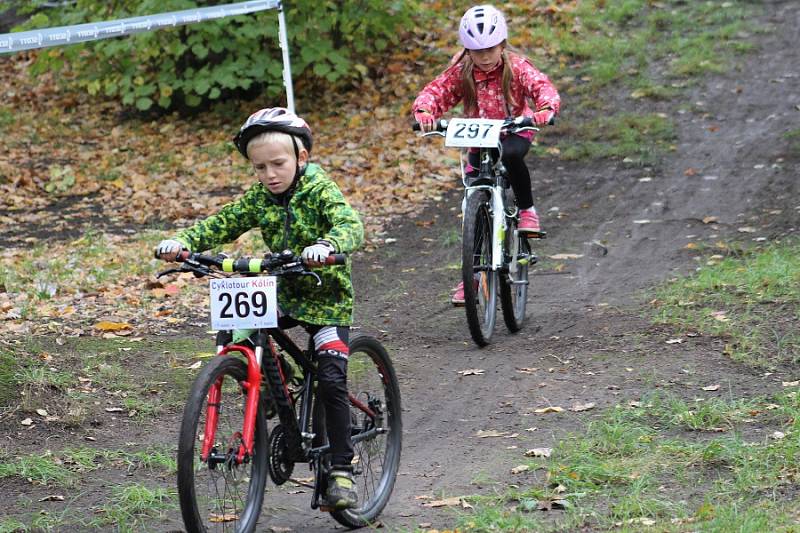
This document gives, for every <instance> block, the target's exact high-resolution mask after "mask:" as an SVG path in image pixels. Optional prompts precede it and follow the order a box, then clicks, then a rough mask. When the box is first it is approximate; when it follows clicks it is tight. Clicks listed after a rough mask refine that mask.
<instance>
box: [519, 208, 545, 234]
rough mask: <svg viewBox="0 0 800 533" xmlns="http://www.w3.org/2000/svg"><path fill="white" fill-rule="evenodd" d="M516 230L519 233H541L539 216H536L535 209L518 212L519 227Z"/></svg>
mask: <svg viewBox="0 0 800 533" xmlns="http://www.w3.org/2000/svg"><path fill="white" fill-rule="evenodd" d="M517 230H518V231H519V232H520V233H528V234H537V233H541V232H542V228H540V227H539V215H537V214H536V209H534V208H533V207H530V208H528V209H522V210H520V212H519V226H517Z"/></svg>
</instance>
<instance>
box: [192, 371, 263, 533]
mask: <svg viewBox="0 0 800 533" xmlns="http://www.w3.org/2000/svg"><path fill="white" fill-rule="evenodd" d="M246 379H247V367H246V365H245V363H244V362H243V361H242V360H241V359H237V358H236V357H232V356H220V357H216V358H214V359H212V360H211V361H209V362H208V364H206V366H205V367H204V368H203V370H202V371H201V372H200V374H198V376H197V378H196V379H195V381H194V384H193V385H192V388H191V391H190V393H189V399H188V400H187V402H186V407H185V408H184V411H183V421H182V422H181V432H180V440H179V442H178V497H179V500H180V506H181V513H182V515H183V522H184V524H185V525H186V529H187V530H188V531H189V532H195V531H199V532H205V531H235V532H250V531H253V530H254V529H255V527H256V523H257V522H258V517H259V514H260V513H261V504H262V502H263V501H264V486H265V483H266V481H267V453H266V450H267V431H266V426H267V425H266V420H265V419H264V416H263V411H262V408H261V406H260V405H259V409H258V413H257V415H256V427H255V438H254V447H253V456H252V457H249V458H247V459H246V460H245V461H244V462H242V463H240V464H237V462H236V460H235V456H236V453H237V451H238V449H239V445H240V444H241V442H242V428H243V424H244V407H245V400H246V397H247V396H246V392H245V389H244V387H243V385H242V384H243V382H245V381H246ZM218 382H219V383H221V395H220V398H219V402H218V403H216V404H214V405H213V406H211V405H209V402H208V395H209V390H210V389H211V388H212V386H213V385H214V384H215V383H218ZM214 407H216V411H217V413H218V419H217V424H216V434H215V438H214V444H213V449H212V453H211V454H209V457H208V458H206V459H205V460H203V459H202V458H201V457H200V455H201V449H202V445H203V436H204V432H205V430H206V419H207V417H208V415H209V412H210V408H214Z"/></svg>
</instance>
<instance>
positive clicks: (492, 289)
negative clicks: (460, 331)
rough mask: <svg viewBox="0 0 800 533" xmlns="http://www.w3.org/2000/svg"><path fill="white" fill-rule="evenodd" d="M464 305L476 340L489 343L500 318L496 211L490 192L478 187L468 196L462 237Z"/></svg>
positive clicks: (481, 344) (468, 323) (479, 343)
mask: <svg viewBox="0 0 800 533" xmlns="http://www.w3.org/2000/svg"><path fill="white" fill-rule="evenodd" d="M461 247H462V258H461V277H462V281H463V282H464V308H465V310H466V312H467V325H468V326H469V332H470V335H472V340H474V341H475V343H476V344H477V345H478V346H486V345H487V344H489V341H490V340H491V338H492V333H493V332H494V325H495V321H496V319H497V272H496V271H495V270H493V269H492V215H491V213H490V212H489V195H488V194H486V193H485V192H483V191H475V192H473V193H472V194H470V195H469V197H468V198H467V205H466V209H465V210H464V227H463V237H462V240H461Z"/></svg>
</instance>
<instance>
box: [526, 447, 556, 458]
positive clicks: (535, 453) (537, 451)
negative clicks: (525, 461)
mask: <svg viewBox="0 0 800 533" xmlns="http://www.w3.org/2000/svg"><path fill="white" fill-rule="evenodd" d="M551 453H553V448H533V449H531V450H528V451H527V452H525V457H550V454H551Z"/></svg>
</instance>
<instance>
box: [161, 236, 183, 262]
mask: <svg viewBox="0 0 800 533" xmlns="http://www.w3.org/2000/svg"><path fill="white" fill-rule="evenodd" d="M183 249H184V246H183V244H182V243H180V242H178V241H176V240H173V239H166V240H163V241H161V242H160V243H158V246H157V247H156V257H157V258H158V259H163V260H164V261H170V262H172V261H175V260H176V259H177V258H178V254H179V253H181V251H182V250H183Z"/></svg>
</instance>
